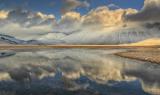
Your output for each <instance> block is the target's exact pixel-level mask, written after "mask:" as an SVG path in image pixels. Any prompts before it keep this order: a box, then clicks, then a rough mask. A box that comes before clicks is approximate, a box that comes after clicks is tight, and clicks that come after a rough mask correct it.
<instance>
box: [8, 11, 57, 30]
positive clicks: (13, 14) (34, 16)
mask: <svg viewBox="0 0 160 95" xmlns="http://www.w3.org/2000/svg"><path fill="white" fill-rule="evenodd" d="M6 20H8V21H10V22H13V23H19V24H20V25H22V26H24V27H30V26H38V25H46V24H54V23H55V17H54V15H46V14H43V13H41V12H37V13H33V12H30V11H28V10H23V9H15V10H11V11H10V12H9V13H8V17H7V18H6Z"/></svg>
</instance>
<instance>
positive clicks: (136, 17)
mask: <svg viewBox="0 0 160 95" xmlns="http://www.w3.org/2000/svg"><path fill="white" fill-rule="evenodd" d="M159 15H160V1H159V0H145V2H144V7H143V8H142V10H141V11H139V12H138V13H136V14H131V15H128V16H126V20H129V21H137V22H148V21H149V22H159V21H160V17H159Z"/></svg>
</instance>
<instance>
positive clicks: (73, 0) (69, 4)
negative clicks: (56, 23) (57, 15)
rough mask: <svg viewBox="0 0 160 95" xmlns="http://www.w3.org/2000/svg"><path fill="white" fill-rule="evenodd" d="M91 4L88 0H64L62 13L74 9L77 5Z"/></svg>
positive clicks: (85, 5) (87, 5)
mask: <svg viewBox="0 0 160 95" xmlns="http://www.w3.org/2000/svg"><path fill="white" fill-rule="evenodd" d="M89 6H90V4H89V3H88V2H87V1H83V2H82V1H79V0H64V7H63V8H62V10H61V11H62V13H66V12H69V11H73V10H74V9H76V8H77V7H89Z"/></svg>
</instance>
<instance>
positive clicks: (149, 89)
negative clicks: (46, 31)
mask: <svg viewBox="0 0 160 95" xmlns="http://www.w3.org/2000/svg"><path fill="white" fill-rule="evenodd" d="M121 51H126V50H124V49H122V50H120V49H119V50H116V49H113V50H101V49H97V50H95V49H94V50H92V49H55V50H45V51H44V50H43V51H30V52H17V53H16V54H15V55H12V56H8V57H4V56H3V57H1V58H0V95H1V93H7V95H153V94H156V95H160V76H159V73H160V65H156V64H151V63H149V62H142V61H138V60H131V59H127V58H122V57H118V56H116V55H114V53H116V52H121ZM4 95H5V94H4Z"/></svg>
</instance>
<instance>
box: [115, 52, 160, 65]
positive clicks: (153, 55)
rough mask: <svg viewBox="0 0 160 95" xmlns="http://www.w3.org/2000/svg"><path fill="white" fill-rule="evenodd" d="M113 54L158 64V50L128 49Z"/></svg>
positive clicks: (159, 59)
mask: <svg viewBox="0 0 160 95" xmlns="http://www.w3.org/2000/svg"><path fill="white" fill-rule="evenodd" d="M115 55H117V56H120V57H123V58H129V59H135V60H140V61H146V62H151V63H155V64H160V50H150V51H140V50H138V51H128V52H120V53H115Z"/></svg>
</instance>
